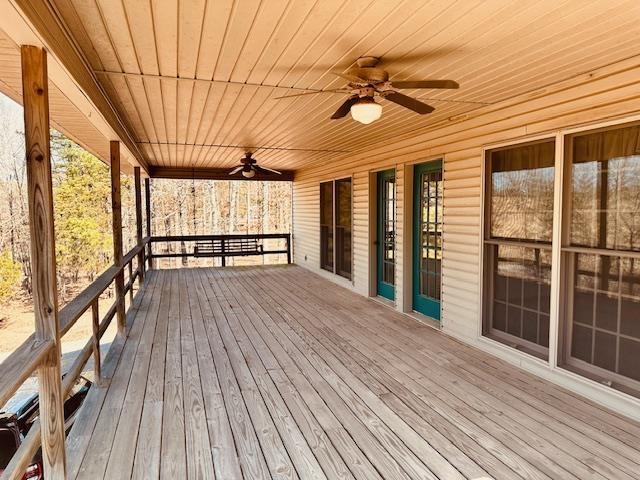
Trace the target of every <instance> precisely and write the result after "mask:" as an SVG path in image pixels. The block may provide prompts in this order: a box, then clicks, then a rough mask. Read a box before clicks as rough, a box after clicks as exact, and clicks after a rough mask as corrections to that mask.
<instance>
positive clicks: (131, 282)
mask: <svg viewBox="0 0 640 480" xmlns="http://www.w3.org/2000/svg"><path fill="white" fill-rule="evenodd" d="M131 303H133V260H131V261H130V262H129V304H131Z"/></svg>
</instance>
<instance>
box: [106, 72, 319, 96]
mask: <svg viewBox="0 0 640 480" xmlns="http://www.w3.org/2000/svg"><path fill="white" fill-rule="evenodd" d="M93 72H94V73H95V74H96V75H102V76H107V77H125V78H149V79H160V80H174V81H183V82H197V83H207V84H213V83H219V84H226V85H242V86H248V87H260V88H279V89H282V90H292V91H296V92H320V93H331V92H325V91H324V90H319V89H317V88H300V87H286V86H283V85H268V84H264V83H251V82H235V81H233V80H215V79H206V78H194V77H172V76H170V75H155V74H151V73H133V72H114V71H111V70H94V71H93Z"/></svg>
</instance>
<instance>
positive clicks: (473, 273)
mask: <svg viewBox="0 0 640 480" xmlns="http://www.w3.org/2000/svg"><path fill="white" fill-rule="evenodd" d="M481 155H482V150H481V149H477V150H476V152H474V154H473V155H471V154H469V153H467V154H466V155H464V156H462V157H460V158H458V157H457V156H454V155H451V156H445V161H444V167H443V178H444V225H443V235H442V328H443V329H445V330H447V331H449V332H450V333H452V334H453V335H455V336H457V337H460V338H464V339H472V338H474V337H475V336H476V335H477V332H478V327H477V325H478V322H479V311H480V308H479V306H478V302H479V292H480V290H479V288H480V286H479V282H478V265H479V261H480V251H479V234H480V185H481V181H482V178H481V176H480V174H479V172H480V164H481V160H482V158H481ZM459 199H464V200H466V201H464V202H460V201H458V200H459ZM461 293H462V295H461ZM460 309H462V310H463V311H464V312H465V313H464V315H462V316H461V314H460Z"/></svg>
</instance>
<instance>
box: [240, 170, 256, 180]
mask: <svg viewBox="0 0 640 480" xmlns="http://www.w3.org/2000/svg"><path fill="white" fill-rule="evenodd" d="M242 176H243V177H244V178H253V177H255V176H256V171H255V170H254V169H253V168H250V169H249V170H242Z"/></svg>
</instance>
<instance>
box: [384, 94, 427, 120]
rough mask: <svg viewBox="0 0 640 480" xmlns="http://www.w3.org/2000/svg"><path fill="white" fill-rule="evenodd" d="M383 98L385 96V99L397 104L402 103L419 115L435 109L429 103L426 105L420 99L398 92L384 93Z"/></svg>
mask: <svg viewBox="0 0 640 480" xmlns="http://www.w3.org/2000/svg"><path fill="white" fill-rule="evenodd" d="M384 98H386V99H387V100H389V101H391V102H393V103H397V104H398V105H402V106H403V107H405V108H408V109H409V110H413V111H414V112H416V113H419V114H420V115H424V114H425V113H431V112H433V111H434V110H435V108H433V107H432V106H430V105H427V104H426V103H422V102H421V101H419V100H416V99H415V98H411V97H408V96H406V95H403V94H402V93H398V92H389V93H385V95H384Z"/></svg>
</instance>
